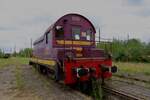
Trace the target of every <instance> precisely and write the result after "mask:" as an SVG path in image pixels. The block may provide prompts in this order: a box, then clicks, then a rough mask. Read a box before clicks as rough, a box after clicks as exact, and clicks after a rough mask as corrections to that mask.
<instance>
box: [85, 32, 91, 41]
mask: <svg viewBox="0 0 150 100" xmlns="http://www.w3.org/2000/svg"><path fill="white" fill-rule="evenodd" d="M91 39H92V32H91V30H87V32H86V40H91Z"/></svg>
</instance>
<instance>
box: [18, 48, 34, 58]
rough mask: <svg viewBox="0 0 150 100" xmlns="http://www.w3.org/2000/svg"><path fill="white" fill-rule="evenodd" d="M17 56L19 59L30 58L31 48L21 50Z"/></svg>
mask: <svg viewBox="0 0 150 100" xmlns="http://www.w3.org/2000/svg"><path fill="white" fill-rule="evenodd" d="M17 55H18V56H21V57H30V56H31V55H32V49H31V48H25V49H22V50H20V52H19V53H18V54H17Z"/></svg>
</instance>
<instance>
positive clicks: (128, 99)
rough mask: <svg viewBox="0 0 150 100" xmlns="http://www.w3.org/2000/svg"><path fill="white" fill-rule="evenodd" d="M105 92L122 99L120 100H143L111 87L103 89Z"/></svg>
mask: <svg viewBox="0 0 150 100" xmlns="http://www.w3.org/2000/svg"><path fill="white" fill-rule="evenodd" d="M103 91H105V92H107V93H109V94H111V95H115V96H117V97H119V98H120V100H122V99H125V100H141V99H139V98H137V97H136V96H133V95H130V94H128V93H125V92H121V91H118V90H116V89H113V88H110V87H106V86H105V87H103Z"/></svg>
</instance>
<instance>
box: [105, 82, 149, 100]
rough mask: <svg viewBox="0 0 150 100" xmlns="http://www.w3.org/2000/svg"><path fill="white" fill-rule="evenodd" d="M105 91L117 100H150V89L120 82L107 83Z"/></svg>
mask: <svg viewBox="0 0 150 100" xmlns="http://www.w3.org/2000/svg"><path fill="white" fill-rule="evenodd" d="M103 91H104V92H105V93H106V94H107V95H108V96H109V95H113V97H117V98H118V99H117V100H150V89H147V88H144V87H141V86H137V85H134V84H128V83H125V82H120V81H114V80H113V81H108V82H106V85H105V86H103ZM106 100H107V99H106ZM109 100H116V99H109Z"/></svg>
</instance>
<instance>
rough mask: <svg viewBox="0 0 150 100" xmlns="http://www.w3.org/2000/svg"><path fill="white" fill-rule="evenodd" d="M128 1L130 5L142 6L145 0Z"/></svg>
mask: <svg viewBox="0 0 150 100" xmlns="http://www.w3.org/2000/svg"><path fill="white" fill-rule="evenodd" d="M126 2H127V3H128V5H130V6H140V5H143V3H144V0H126Z"/></svg>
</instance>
